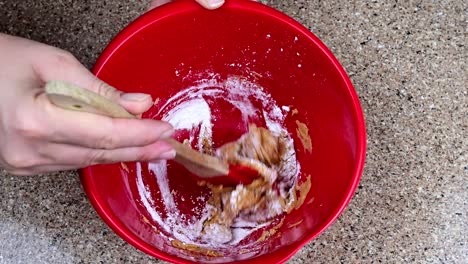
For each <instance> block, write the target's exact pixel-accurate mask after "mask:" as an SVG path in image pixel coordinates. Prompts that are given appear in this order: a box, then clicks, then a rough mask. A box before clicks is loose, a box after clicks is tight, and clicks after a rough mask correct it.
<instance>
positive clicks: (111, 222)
mask: <svg viewBox="0 0 468 264" xmlns="http://www.w3.org/2000/svg"><path fill="white" fill-rule="evenodd" d="M225 7H229V8H237V9H244V10H249V11H256V12H259V13H262V14H264V15H269V16H272V17H274V18H276V19H278V20H281V21H282V22H284V23H287V24H288V25H290V26H291V27H293V28H295V29H296V30H298V31H300V32H301V33H302V34H303V35H304V36H307V37H308V38H309V39H310V40H311V41H312V42H314V43H315V44H316V45H317V46H318V47H319V48H320V49H321V50H322V51H323V52H324V53H325V54H326V55H327V57H328V58H329V59H330V61H331V62H332V63H333V65H334V66H335V67H336V69H337V70H338V71H339V73H340V75H341V77H342V78H343V80H344V81H345V83H346V87H347V88H348V92H349V95H350V96H351V98H352V101H353V104H354V110H355V112H354V116H355V118H356V120H355V121H356V123H357V130H358V131H357V133H358V149H357V150H358V153H357V155H358V159H357V163H356V165H357V166H356V168H355V171H354V178H353V179H354V180H353V182H352V183H351V186H350V188H349V189H348V190H347V196H346V198H345V200H344V201H343V204H342V205H341V206H340V207H339V208H338V209H337V210H336V212H335V213H334V214H333V217H332V218H331V219H330V220H329V221H328V223H326V224H325V225H323V226H322V227H321V228H320V229H319V231H318V232H317V233H316V234H313V235H310V236H308V237H307V238H306V239H304V241H303V242H302V243H299V244H297V245H296V248H295V250H293V251H291V253H290V254H288V255H287V256H285V257H284V258H283V259H281V260H279V261H278V263H284V262H286V261H287V260H288V259H290V258H291V257H292V256H294V255H295V254H296V253H297V251H299V250H300V249H301V248H302V247H304V246H305V245H306V244H308V243H309V242H310V241H312V240H313V239H315V238H316V237H318V236H319V235H321V234H322V233H323V232H324V231H325V230H326V229H328V228H329V227H330V226H331V225H332V224H333V223H335V222H336V220H337V219H338V217H339V216H340V215H341V214H342V213H343V211H344V210H345V209H346V207H347V206H348V205H349V203H350V201H351V199H352V197H353V196H354V194H355V191H356V188H357V186H358V184H359V181H360V179H361V176H362V173H363V170H364V164H365V159H366V148H367V142H366V140H367V139H366V127H365V120H364V115H363V112H362V107H361V104H360V102H359V98H358V96H357V94H356V91H355V89H354V86H353V84H352V82H351V80H350V79H349V77H348V75H347V73H346V71H345V70H344V68H343V67H342V65H341V64H340V63H339V62H338V60H337V59H336V58H335V56H334V55H333V53H332V52H331V51H330V50H329V49H328V47H326V46H325V44H324V43H323V42H322V41H321V40H320V39H319V38H317V37H316V36H315V35H314V34H313V33H312V32H311V31H310V30H308V29H307V28H306V27H304V26H303V25H301V24H300V23H299V22H297V21H296V20H294V19H292V18H291V17H289V16H287V15H286V14H283V13H281V12H280V11H277V10H275V9H273V8H271V7H268V6H265V5H263V4H261V3H258V2H250V1H245V0H230V1H228V2H227V3H226V4H225ZM192 8H195V7H194V5H193V4H192V3H190V2H188V1H176V2H175V3H171V4H168V5H166V6H162V7H159V8H157V9H155V10H152V11H149V12H147V13H145V14H143V15H141V16H140V17H139V18H137V19H136V20H134V21H133V22H131V23H130V24H129V25H128V26H127V27H125V28H124V29H123V30H122V31H121V32H120V33H118V34H117V35H116V36H115V38H114V39H113V40H112V41H111V42H110V43H109V44H108V46H107V47H106V48H105V49H104V51H103V52H102V54H101V55H100V56H99V58H98V59H97V61H96V64H95V66H94V67H93V70H92V72H93V73H94V74H96V75H97V74H98V73H99V72H100V71H101V70H102V67H103V66H104V65H105V63H106V61H107V59H108V58H110V57H111V56H112V54H113V53H114V52H115V51H116V50H117V49H118V48H119V46H120V45H122V44H123V43H125V41H126V40H128V39H129V38H131V37H132V36H133V35H134V34H136V33H137V32H138V31H139V30H141V29H143V28H145V27H146V26H148V25H149V24H151V23H155V22H157V21H158V20H161V19H164V18H165V17H167V16H170V15H173V14H176V13H180V12H186V11H189V10H191V9H192ZM153 12H159V13H160V14H159V16H158V18H157V19H154V18H153V19H151V17H152V16H153V15H152V13H153ZM89 173H90V168H84V169H82V170H80V171H79V174H80V179H81V183H82V185H83V189H84V191H85V193H86V195H87V196H88V198H89V200H90V202H91V204H92V205H93V207H94V208H95V210H96V211H97V213H98V215H99V216H100V217H101V218H102V219H103V221H104V222H105V223H106V224H107V225H108V226H109V227H110V228H111V229H112V230H113V231H114V232H116V233H117V234H118V235H119V236H121V237H122V238H125V240H126V241H127V242H128V243H129V244H131V245H133V246H135V247H136V248H137V249H139V250H141V251H143V252H145V253H146V254H149V255H151V256H154V257H156V258H159V259H161V260H164V261H169V262H172V263H181V264H182V263H192V262H190V261H188V260H185V259H181V258H179V257H175V256H172V255H165V254H164V253H163V252H161V251H159V252H156V251H154V250H153V247H151V246H150V245H148V244H146V243H145V242H143V241H141V240H139V238H138V237H136V236H135V235H133V234H132V233H131V232H129V230H127V229H126V228H125V227H124V226H123V225H122V224H121V223H120V222H119V221H118V219H114V218H113V215H112V213H111V212H110V210H109V209H108V208H106V207H105V205H103V204H101V203H100V202H99V200H98V197H97V194H95V193H92V192H91V191H90V185H89V182H88V181H87V180H86V175H87V174H89ZM259 258H261V257H259Z"/></svg>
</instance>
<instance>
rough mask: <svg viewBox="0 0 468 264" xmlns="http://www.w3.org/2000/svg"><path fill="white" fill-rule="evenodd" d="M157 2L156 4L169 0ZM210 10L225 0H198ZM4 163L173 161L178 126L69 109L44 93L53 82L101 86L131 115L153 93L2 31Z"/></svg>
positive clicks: (40, 168)
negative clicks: (122, 85) (126, 87)
mask: <svg viewBox="0 0 468 264" xmlns="http://www.w3.org/2000/svg"><path fill="white" fill-rule="evenodd" d="M167 2H169V1H167V0H154V1H152V2H151V5H150V7H151V8H153V7H156V6H159V5H162V4H164V3H167ZM197 2H199V3H200V4H201V5H202V6H204V7H205V8H207V9H216V8H218V7H220V6H221V5H222V4H223V3H224V0H221V1H219V0H197ZM0 69H1V70H0V167H1V168H4V169H5V170H7V171H8V172H9V173H11V174H14V175H35V174H40V173H49V172H53V171H61V170H73V169H79V168H83V167H86V166H90V165H95V164H109V163H116V162H121V161H157V160H161V159H172V158H174V156H175V152H174V149H173V148H172V147H171V145H169V144H168V143H166V142H165V141H164V140H163V139H165V138H168V137H170V136H171V135H172V134H173V132H174V129H173V127H172V126H171V125H170V124H168V123H165V122H162V121H157V120H147V119H145V120H143V119H141V120H130V119H115V118H109V117H104V116H99V115H95V114H89V113H82V112H74V111H68V110H63V109H61V108H58V107H55V106H54V105H52V104H51V103H50V102H49V101H48V100H47V98H46V97H45V95H44V88H43V87H44V84H45V83H46V82H47V81H49V80H63V81H66V82H70V83H72V84H75V85H77V86H80V87H83V88H84V89H89V90H92V91H94V92H97V93H99V94H101V95H103V96H106V97H107V98H109V99H111V100H113V101H115V102H117V103H118V104H120V105H122V106H123V107H124V108H126V109H127V110H128V111H129V112H131V113H133V114H136V115H138V114H141V113H143V112H145V111H146V110H148V109H149V108H150V107H151V105H152V98H151V96H150V95H147V94H140V93H123V92H121V91H119V90H117V89H115V88H113V87H110V86H109V85H107V84H106V83H104V82H103V81H101V80H99V79H98V78H96V77H95V76H94V75H93V74H92V73H91V72H90V71H89V70H88V69H87V68H86V67H84V66H83V65H82V64H81V63H80V62H79V61H78V60H77V59H76V58H75V57H74V56H73V55H72V54H70V53H69V52H67V51H64V50H61V49H58V48H55V47H51V46H47V45H44V44H41V43H38V42H35V41H31V40H28V39H23V38H18V37H14V36H9V35H6V34H1V33H0Z"/></svg>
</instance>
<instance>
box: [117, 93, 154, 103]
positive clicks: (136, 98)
mask: <svg viewBox="0 0 468 264" xmlns="http://www.w3.org/2000/svg"><path fill="white" fill-rule="evenodd" d="M120 98H121V99H123V100H125V101H133V102H141V101H145V100H148V98H149V99H151V95H149V94H145V93H124V94H122V95H121V96H120Z"/></svg>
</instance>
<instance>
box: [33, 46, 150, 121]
mask: <svg viewBox="0 0 468 264" xmlns="http://www.w3.org/2000/svg"><path fill="white" fill-rule="evenodd" d="M37 64H38V65H36V66H35V67H34V68H35V71H36V73H37V74H38V76H39V78H40V79H41V80H42V81H43V82H47V81H51V80H61V81H65V82H69V83H71V84H74V85H77V86H79V87H82V88H84V89H88V90H90V91H93V92H95V93H97V94H99V95H101V96H104V97H106V98H108V99H109V100H112V101H114V102H116V103H118V104H120V105H121V106H122V107H124V108H125V109H126V110H127V111H129V112H130V113H132V114H135V115H138V114H141V113H143V112H145V111H146V110H148V109H149V108H150V107H151V106H152V104H153V101H152V98H151V95H149V94H144V93H124V92H122V91H120V90H118V89H116V88H114V87H112V86H110V85H109V84H107V83H105V82H104V81H102V80H100V79H99V78H97V77H96V76H95V75H94V74H92V73H91V72H90V71H89V70H88V69H86V67H85V66H83V65H82V64H81V63H80V62H79V61H78V60H77V59H76V58H75V57H74V56H73V55H71V54H70V53H68V52H65V51H62V50H59V49H57V50H56V52H53V53H52V54H49V55H48V56H45V57H43V59H42V60H39V61H38V62H37Z"/></svg>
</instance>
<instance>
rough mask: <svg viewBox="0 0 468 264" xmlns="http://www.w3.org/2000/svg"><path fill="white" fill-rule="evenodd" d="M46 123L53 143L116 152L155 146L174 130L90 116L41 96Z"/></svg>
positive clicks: (158, 124) (158, 123) (159, 124)
mask: <svg viewBox="0 0 468 264" xmlns="http://www.w3.org/2000/svg"><path fill="white" fill-rule="evenodd" d="M36 100H37V103H39V104H41V105H42V107H43V109H45V111H44V113H43V114H44V115H45V116H41V117H37V118H36V119H38V120H43V121H42V122H44V123H45V124H42V125H43V126H46V127H47V129H48V131H47V133H48V135H47V138H49V140H50V141H53V142H57V143H63V144H73V145H77V146H82V147H88V148H96V149H117V148H124V147H138V146H145V145H148V144H152V143H154V142H156V141H158V140H159V139H164V138H168V137H170V136H172V134H173V133H174V129H173V127H172V126H171V125H170V124H169V123H167V122H162V121H156V120H151V119H117V118H109V117H106V116H100V115H96V114H91V113H83V112H76V111H69V110H63V109H61V108H58V107H56V106H55V105H52V104H51V103H50V102H49V101H48V100H47V97H46V96H45V95H44V94H41V95H39V96H38V97H37V98H36Z"/></svg>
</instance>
